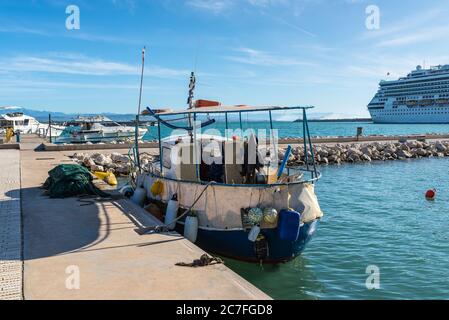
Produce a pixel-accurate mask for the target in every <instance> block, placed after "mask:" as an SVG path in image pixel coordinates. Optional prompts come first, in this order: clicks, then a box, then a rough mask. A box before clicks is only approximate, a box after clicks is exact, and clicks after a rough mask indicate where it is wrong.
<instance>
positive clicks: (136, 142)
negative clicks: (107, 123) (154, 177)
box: [134, 46, 146, 171]
mask: <svg viewBox="0 0 449 320" xmlns="http://www.w3.org/2000/svg"><path fill="white" fill-rule="evenodd" d="M145 51H146V47H145V46H144V47H143V49H142V73H141V75H140V92H139V106H138V109H137V115H136V128H135V132H134V134H135V135H134V137H135V140H136V141H135V146H134V152H135V159H136V162H137V167H138V168H139V171H140V152H139V127H140V124H139V120H140V108H141V106H142V91H143V74H144V72H145Z"/></svg>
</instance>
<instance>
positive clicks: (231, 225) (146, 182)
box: [137, 174, 321, 230]
mask: <svg viewBox="0 0 449 320" xmlns="http://www.w3.org/2000/svg"><path fill="white" fill-rule="evenodd" d="M156 180H158V178H157V177H154V176H152V175H150V174H147V175H140V176H139V177H138V180H137V182H138V186H143V187H144V188H145V190H146V191H147V197H148V198H149V199H157V200H161V201H163V202H168V201H169V200H170V199H171V198H172V197H173V195H174V194H175V193H176V194H178V201H179V206H180V207H181V208H190V206H191V205H192V204H193V203H194V201H195V200H196V199H197V198H198V197H199V195H200V194H201V192H202V191H203V190H204V188H206V186H205V185H201V184H198V183H189V182H180V181H173V180H166V179H160V180H162V182H163V184H164V190H163V193H162V195H161V196H157V197H154V196H153V195H152V193H151V186H152V185H153V183H154V182H155V181H156ZM304 186H305V185H303V184H294V185H289V186H288V185H285V186H276V187H265V188H264V187H249V186H224V185H210V186H209V187H208V189H207V191H206V192H205V193H204V194H203V196H202V197H201V199H200V200H199V201H198V202H197V204H196V205H195V207H194V208H193V209H194V210H195V212H196V213H197V214H198V219H199V223H200V226H202V227H208V228H216V229H227V230H232V229H242V220H241V212H240V210H241V209H242V208H254V207H259V208H266V207H272V208H274V209H276V210H278V211H280V210H282V209H288V208H293V209H295V210H299V211H300V212H302V209H304V207H306V209H307V208H309V209H307V210H309V211H307V212H308V215H307V216H309V215H310V216H311V214H316V210H315V209H316V204H317V203H318V202H317V201H316V203H315V202H313V201H311V200H310V199H312V200H313V197H311V195H310V193H309V192H307V193H306V194H304V192H303V189H304ZM312 192H313V189H312ZM289 195H290V197H289ZM301 195H303V198H304V199H303V201H306V202H305V205H303V204H302V203H301V202H302V201H301V199H300V196H301ZM315 199H316V197H315ZM310 208H312V209H310ZM318 208H319V206H318ZM310 210H312V211H310ZM320 212H321V210H320Z"/></svg>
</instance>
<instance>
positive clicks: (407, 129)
mask: <svg viewBox="0 0 449 320" xmlns="http://www.w3.org/2000/svg"><path fill="white" fill-rule="evenodd" d="M228 126H229V128H231V129H238V128H239V127H240V124H239V122H235V121H234V122H229V123H228ZM225 127H226V125H225V122H223V121H222V120H218V122H217V123H215V124H214V125H212V126H210V127H207V129H210V128H214V129H217V130H219V131H220V132H222V134H223V133H224V129H225ZM309 127H310V134H311V135H312V136H314V137H317V136H319V137H326V136H355V135H356V133H357V128H358V127H363V129H364V134H365V135H410V134H428V133H439V134H444V133H449V125H448V124H375V123H371V122H310V123H309ZM247 128H261V129H266V130H269V129H270V124H269V122H266V121H265V122H243V130H246V129H247ZM274 129H278V133H279V137H281V138H285V137H299V136H301V135H302V123H301V122H295V123H293V122H285V121H276V122H274ZM161 130H162V136H164V137H166V136H169V135H170V134H171V133H172V130H171V129H169V128H167V127H165V126H162V127H161ZM203 130H204V129H203ZM157 134H158V130H157V127H150V130H149V132H148V133H147V134H146V135H145V137H144V140H147V141H148V140H154V139H157Z"/></svg>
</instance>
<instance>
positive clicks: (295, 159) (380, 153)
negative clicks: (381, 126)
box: [279, 141, 449, 166]
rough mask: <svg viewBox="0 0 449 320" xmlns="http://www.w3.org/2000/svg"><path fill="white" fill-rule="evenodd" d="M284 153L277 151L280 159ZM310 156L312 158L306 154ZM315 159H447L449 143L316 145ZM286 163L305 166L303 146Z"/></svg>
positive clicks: (338, 161)
mask: <svg viewBox="0 0 449 320" xmlns="http://www.w3.org/2000/svg"><path fill="white" fill-rule="evenodd" d="M284 153H285V150H280V151H279V157H280V159H281V160H282V159H283V157H284ZM308 154H309V157H311V156H312V154H311V152H310V151H308ZM314 154H315V160H316V162H317V163H318V164H321V165H328V164H337V165H338V164H342V163H357V162H371V161H387V160H405V159H417V158H427V157H447V156H449V141H436V142H420V141H408V142H403V143H402V142H396V143H393V142H373V143H353V144H335V145H317V146H315V152H314ZM288 164H289V165H291V166H298V165H304V164H305V153H304V147H296V148H293V151H292V154H291V156H290V158H289V161H288Z"/></svg>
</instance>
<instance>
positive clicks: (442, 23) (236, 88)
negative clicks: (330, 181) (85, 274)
mask: <svg viewBox="0 0 449 320" xmlns="http://www.w3.org/2000/svg"><path fill="white" fill-rule="evenodd" d="M71 4H74V5H77V6H78V7H79V8H80V14H81V25H80V26H81V28H80V30H67V29H66V26H65V21H66V18H67V17H68V15H67V14H66V13H65V10H66V7H67V6H68V5H71ZM368 5H377V6H378V7H379V9H380V29H379V30H368V29H367V28H366V26H365V20H366V18H367V14H366V12H365V9H366V7H367V6H368ZM448 14H449V1H447V0H427V1H421V0H405V1H400V0H388V1H386V0H385V1H364V0H186V1H181V0H140V1H139V0H98V1H87V0H71V1H64V0H22V1H15V0H0V106H2V105H3V106H6V105H14V106H22V107H28V108H34V109H45V110H51V111H63V112H80V113H82V112H117V113H132V112H135V110H136V108H137V107H136V106H137V100H138V85H139V68H140V51H141V48H142V47H143V45H146V46H147V48H148V53H147V69H146V73H145V87H144V98H143V102H144V104H145V105H152V106H155V107H172V108H183V107H184V106H185V103H186V100H187V84H188V76H189V72H190V71H191V70H196V72H197V76H198V85H197V92H196V96H197V98H205V99H216V100H219V101H222V102H223V103H226V104H254V105H267V104H277V105H279V104H281V105H298V104H299V105H314V106H316V111H317V112H332V113H338V114H356V115H367V112H366V105H367V104H368V102H369V100H370V99H371V98H372V96H373V95H374V93H375V91H376V90H377V86H378V82H379V80H380V79H384V78H387V73H388V72H390V73H391V75H390V76H389V77H390V78H397V77H399V76H402V75H404V74H406V73H407V72H409V71H410V70H411V69H412V68H414V67H416V65H418V64H423V63H424V61H425V63H426V65H436V64H446V63H449V41H448V40H449V22H448V20H447V16H448ZM287 116H288V115H287Z"/></svg>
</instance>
